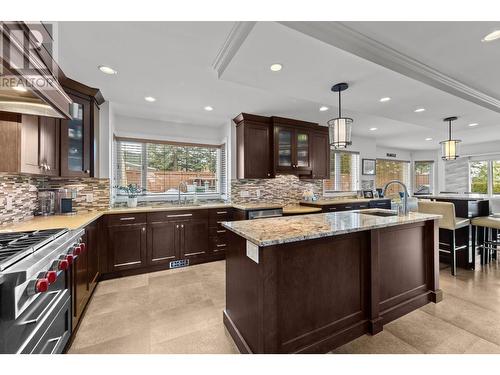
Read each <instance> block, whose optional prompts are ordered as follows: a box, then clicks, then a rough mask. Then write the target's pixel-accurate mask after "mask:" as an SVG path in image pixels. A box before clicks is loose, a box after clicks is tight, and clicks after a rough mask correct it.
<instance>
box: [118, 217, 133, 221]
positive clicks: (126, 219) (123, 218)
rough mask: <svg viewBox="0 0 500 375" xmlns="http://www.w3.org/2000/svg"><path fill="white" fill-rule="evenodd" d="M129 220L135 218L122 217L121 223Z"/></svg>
mask: <svg viewBox="0 0 500 375" xmlns="http://www.w3.org/2000/svg"><path fill="white" fill-rule="evenodd" d="M128 220H135V216H129V217H121V218H120V221H128Z"/></svg>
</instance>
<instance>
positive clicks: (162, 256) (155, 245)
mask: <svg viewBox="0 0 500 375" xmlns="http://www.w3.org/2000/svg"><path fill="white" fill-rule="evenodd" d="M208 248H209V246H208V211H207V210H179V211H165V212H154V213H149V214H148V263H149V264H161V263H169V262H171V261H172V260H176V259H191V258H199V257H202V256H205V255H207V253H208Z"/></svg>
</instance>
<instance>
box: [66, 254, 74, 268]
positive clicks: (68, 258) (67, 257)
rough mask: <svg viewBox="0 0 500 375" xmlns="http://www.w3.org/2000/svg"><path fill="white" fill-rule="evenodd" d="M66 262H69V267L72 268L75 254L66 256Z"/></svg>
mask: <svg viewBox="0 0 500 375" xmlns="http://www.w3.org/2000/svg"><path fill="white" fill-rule="evenodd" d="M66 260H67V262H68V266H71V264H72V263H73V260H74V256H73V254H68V255H66Z"/></svg>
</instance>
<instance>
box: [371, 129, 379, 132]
mask: <svg viewBox="0 0 500 375" xmlns="http://www.w3.org/2000/svg"><path fill="white" fill-rule="evenodd" d="M377 129H378V128H370V131H371V132H373V131H375V130H377Z"/></svg>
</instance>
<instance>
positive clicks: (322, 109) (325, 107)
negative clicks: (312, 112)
mask: <svg viewBox="0 0 500 375" xmlns="http://www.w3.org/2000/svg"><path fill="white" fill-rule="evenodd" d="M319 110H320V111H321V112H325V111H328V107H327V106H322V107H319Z"/></svg>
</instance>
